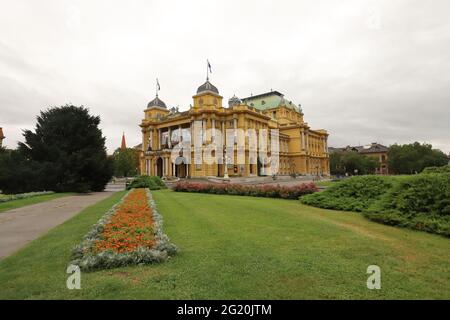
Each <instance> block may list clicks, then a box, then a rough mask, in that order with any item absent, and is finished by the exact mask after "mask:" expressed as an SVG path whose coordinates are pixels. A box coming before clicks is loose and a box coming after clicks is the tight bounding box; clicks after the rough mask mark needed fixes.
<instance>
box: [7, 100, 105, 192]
mask: <svg viewBox="0 0 450 320" xmlns="http://www.w3.org/2000/svg"><path fill="white" fill-rule="evenodd" d="M99 124H100V117H98V116H92V115H90V114H89V110H88V109H87V108H84V107H76V106H72V105H66V106H62V107H54V108H50V109H48V110H46V111H41V113H40V115H39V116H38V117H37V124H36V128H35V130H34V131H31V130H24V132H23V136H24V138H25V141H24V142H23V143H22V142H21V143H19V147H18V149H17V150H14V151H11V152H10V153H3V155H2V156H1V159H0V168H1V171H2V174H1V175H0V189H2V190H3V191H4V192H7V193H17V192H27V191H39V190H52V191H57V192H63V191H76V192H86V191H100V190H103V189H104V187H105V185H106V183H107V182H108V181H109V180H110V178H111V176H112V173H113V164H112V161H111V160H110V159H108V157H107V154H106V148H105V138H104V137H103V136H102V131H101V130H100V129H99V128H98V125H99Z"/></svg>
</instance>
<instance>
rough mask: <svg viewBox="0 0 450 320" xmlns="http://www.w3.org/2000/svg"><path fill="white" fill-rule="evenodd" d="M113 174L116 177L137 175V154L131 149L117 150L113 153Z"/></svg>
mask: <svg viewBox="0 0 450 320" xmlns="http://www.w3.org/2000/svg"><path fill="white" fill-rule="evenodd" d="M113 158H114V174H115V175H116V176H118V177H130V176H134V175H136V174H137V173H138V170H139V153H138V151H137V150H136V149H133V148H125V149H122V148H118V149H117V150H116V151H114V154H113Z"/></svg>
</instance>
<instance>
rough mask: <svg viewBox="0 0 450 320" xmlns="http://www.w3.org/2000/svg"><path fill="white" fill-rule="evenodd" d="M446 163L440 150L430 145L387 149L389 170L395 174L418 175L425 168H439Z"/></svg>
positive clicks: (395, 146) (394, 146) (396, 146)
mask: <svg viewBox="0 0 450 320" xmlns="http://www.w3.org/2000/svg"><path fill="white" fill-rule="evenodd" d="M447 163H448V157H447V155H446V154H445V153H443V152H442V151H441V150H438V149H433V147H432V145H431V144H425V143H424V144H420V143H419V142H414V143H411V144H404V145H398V144H394V145H392V146H391V147H389V152H388V165H389V170H390V172H393V173H396V174H413V173H416V172H417V173H419V172H422V170H423V169H425V168H426V167H440V166H444V165H446V164H447Z"/></svg>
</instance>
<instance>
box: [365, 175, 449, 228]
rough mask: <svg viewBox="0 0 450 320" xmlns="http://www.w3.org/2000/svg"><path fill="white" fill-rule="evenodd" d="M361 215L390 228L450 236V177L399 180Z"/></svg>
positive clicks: (422, 176) (429, 176) (418, 176)
mask: <svg viewBox="0 0 450 320" xmlns="http://www.w3.org/2000/svg"><path fill="white" fill-rule="evenodd" d="M364 215H365V216H366V217H367V218H369V219H371V220H374V221H378V222H383V223H386V224H390V225H399V226H402V227H408V228H412V229H417V230H423V231H427V232H432V233H438V234H442V235H446V236H450V173H443V174H419V175H414V176H409V177H402V178H401V179H398V180H397V183H395V184H394V186H393V187H392V188H391V189H390V190H389V191H388V192H387V193H386V194H384V195H383V196H382V197H380V199H379V200H378V201H376V202H374V203H373V204H372V205H371V206H370V207H369V208H368V210H366V211H365V212H364Z"/></svg>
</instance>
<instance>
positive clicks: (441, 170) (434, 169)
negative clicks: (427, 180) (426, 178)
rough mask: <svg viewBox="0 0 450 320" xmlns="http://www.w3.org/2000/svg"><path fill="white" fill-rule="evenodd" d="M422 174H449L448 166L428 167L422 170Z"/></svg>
mask: <svg viewBox="0 0 450 320" xmlns="http://www.w3.org/2000/svg"><path fill="white" fill-rule="evenodd" d="M422 173H450V165H446V166H443V167H428V168H425V169H423V171H422Z"/></svg>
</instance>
